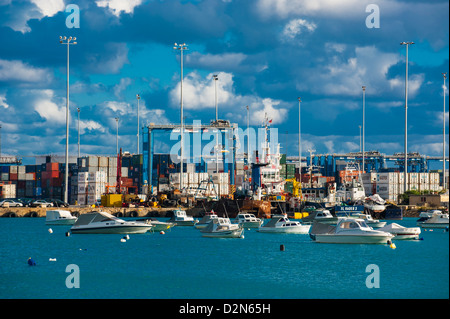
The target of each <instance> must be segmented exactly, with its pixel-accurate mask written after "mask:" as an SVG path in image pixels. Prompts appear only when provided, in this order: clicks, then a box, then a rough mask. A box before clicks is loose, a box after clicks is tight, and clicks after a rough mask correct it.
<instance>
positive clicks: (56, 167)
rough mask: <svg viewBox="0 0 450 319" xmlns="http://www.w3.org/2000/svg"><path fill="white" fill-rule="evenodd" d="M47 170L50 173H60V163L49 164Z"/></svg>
mask: <svg viewBox="0 0 450 319" xmlns="http://www.w3.org/2000/svg"><path fill="white" fill-rule="evenodd" d="M46 170H47V172H49V171H58V172H59V163H47V164H46Z"/></svg>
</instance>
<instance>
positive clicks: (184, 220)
mask: <svg viewBox="0 0 450 319" xmlns="http://www.w3.org/2000/svg"><path fill="white" fill-rule="evenodd" d="M169 222H170V223H174V224H175V225H176V226H194V225H195V224H196V223H198V220H197V219H194V217H192V216H188V215H187V214H186V211H184V210H181V209H177V210H174V212H173V215H172V217H171V218H170V219H169Z"/></svg>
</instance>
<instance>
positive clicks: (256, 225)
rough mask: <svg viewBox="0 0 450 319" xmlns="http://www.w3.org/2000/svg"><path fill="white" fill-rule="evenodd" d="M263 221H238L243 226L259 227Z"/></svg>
mask: <svg viewBox="0 0 450 319" xmlns="http://www.w3.org/2000/svg"><path fill="white" fill-rule="evenodd" d="M262 223H263V221H259V222H258V221H255V222H242V223H239V225H241V226H242V227H243V228H258V227H261V225H262Z"/></svg>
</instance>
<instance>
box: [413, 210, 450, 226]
mask: <svg viewBox="0 0 450 319" xmlns="http://www.w3.org/2000/svg"><path fill="white" fill-rule="evenodd" d="M417 226H420V227H422V228H448V214H443V213H442V212H441V211H437V212H434V213H433V215H432V216H431V217H430V218H429V219H427V220H425V221H423V222H419V221H418V222H417Z"/></svg>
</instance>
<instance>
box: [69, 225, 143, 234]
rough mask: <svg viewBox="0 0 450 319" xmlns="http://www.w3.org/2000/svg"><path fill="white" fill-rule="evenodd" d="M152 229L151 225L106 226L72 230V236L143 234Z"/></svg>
mask: <svg viewBox="0 0 450 319" xmlns="http://www.w3.org/2000/svg"><path fill="white" fill-rule="evenodd" d="M151 228H152V226H151V225H145V226H144V225H142V226H140V225H139V226H128V225H127V226H108V227H83V228H72V229H71V230H70V232H71V233H72V234H144V233H146V232H148V231H149V230H150V229H151Z"/></svg>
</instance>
